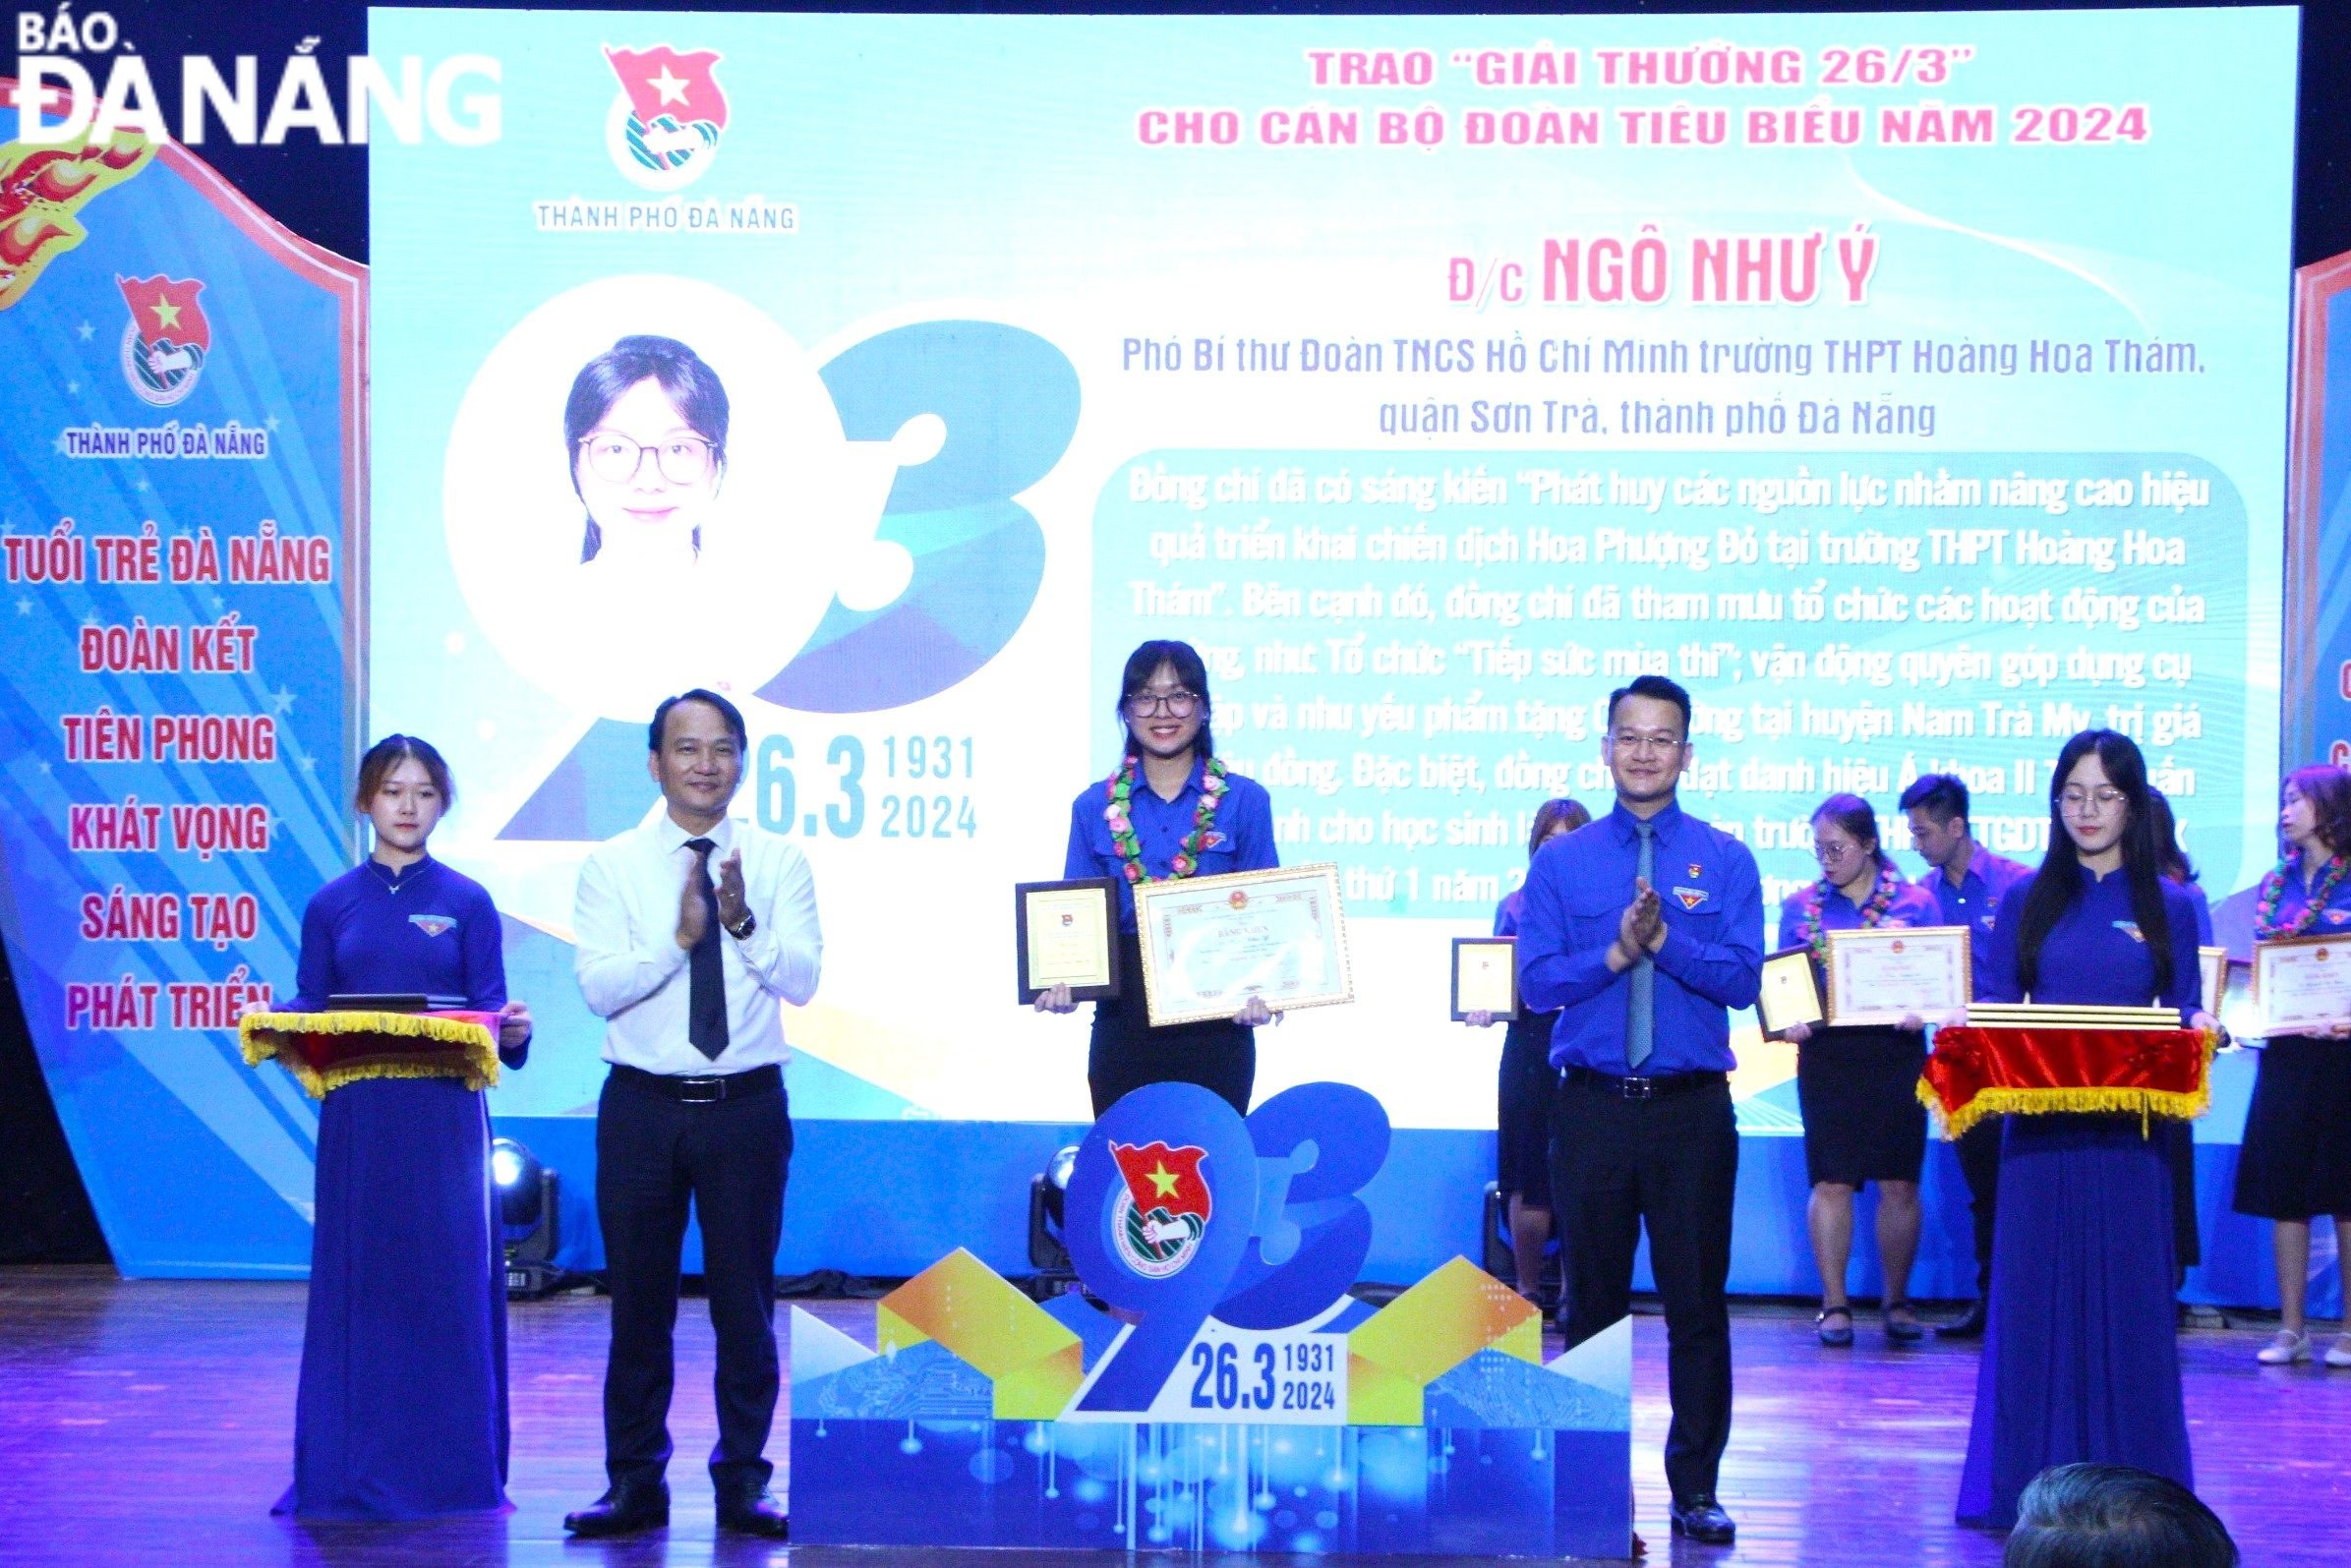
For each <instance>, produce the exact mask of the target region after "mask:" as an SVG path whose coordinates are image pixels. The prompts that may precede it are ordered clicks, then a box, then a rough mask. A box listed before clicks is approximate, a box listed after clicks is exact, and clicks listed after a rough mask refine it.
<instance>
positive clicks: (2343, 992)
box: [2253, 936, 2351, 1037]
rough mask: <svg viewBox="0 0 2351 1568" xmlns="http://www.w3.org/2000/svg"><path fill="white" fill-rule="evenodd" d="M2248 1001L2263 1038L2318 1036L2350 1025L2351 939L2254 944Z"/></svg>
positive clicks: (2286, 939)
mask: <svg viewBox="0 0 2351 1568" xmlns="http://www.w3.org/2000/svg"><path fill="white" fill-rule="evenodd" d="M2253 1000H2254V1003H2255V1005H2256V1006H2257V1007H2258V1008H2260V1010H2261V1018H2262V1033H2263V1036H2264V1037H2274V1036H2277V1035H2282V1034H2323V1033H2325V1032H2326V1031H2327V1030H2328V1029H2330V1028H2332V1027H2334V1026H2335V1025H2336V1024H2339V1023H2343V1022H2345V1021H2351V937H2340V936H2315V937H2280V938H2278V939H2277V940H2276V941H2274V942H2256V943H2255V944H2254V945H2253Z"/></svg>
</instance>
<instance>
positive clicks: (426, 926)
mask: <svg viewBox="0 0 2351 1568" xmlns="http://www.w3.org/2000/svg"><path fill="white" fill-rule="evenodd" d="M408 923H409V924H410V925H412V926H414V927H416V928H417V929H418V930H419V931H422V932H423V933H424V934H425V935H427V936H429V937H437V936H440V935H441V933H442V932H443V931H447V930H450V929H452V928H453V927H455V925H456V924H457V922H456V921H454V920H452V919H450V918H449V917H448V916H447V915H445V914H412V915H410V916H409V917H408Z"/></svg>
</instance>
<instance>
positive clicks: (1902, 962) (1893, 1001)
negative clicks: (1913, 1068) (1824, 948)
mask: <svg viewBox="0 0 2351 1568" xmlns="http://www.w3.org/2000/svg"><path fill="white" fill-rule="evenodd" d="M1828 939H1829V957H1828V963H1827V969H1828V975H1829V1022H1830V1023H1832V1024H1898V1023H1900V1022H1901V1021H1902V1020H1903V1019H1904V1018H1905V1017H1909V1016H1916V1017H1919V1018H1922V1019H1926V1020H1928V1021H1930V1022H1931V1021H1933V1020H1934V1019H1937V1018H1941V1017H1943V1016H1946V1015H1948V1014H1952V1013H1956V1012H1959V1011H1960V1010H1961V1009H1963V1008H1965V1007H1966V1006H1967V1005H1968V994H1969V967H1968V966H1969V948H1968V928H1967V927H1966V926H1964V925H1936V926H1867V927H1863V928H1861V929H1858V930H1846V931H1831V932H1830V933H1829V934H1828Z"/></svg>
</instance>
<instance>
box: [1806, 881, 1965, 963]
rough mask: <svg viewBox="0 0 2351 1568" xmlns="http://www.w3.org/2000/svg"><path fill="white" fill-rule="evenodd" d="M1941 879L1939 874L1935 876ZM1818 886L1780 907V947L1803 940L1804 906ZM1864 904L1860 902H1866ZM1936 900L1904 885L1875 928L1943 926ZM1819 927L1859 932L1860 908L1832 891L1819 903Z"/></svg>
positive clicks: (1812, 886)
mask: <svg viewBox="0 0 2351 1568" xmlns="http://www.w3.org/2000/svg"><path fill="white" fill-rule="evenodd" d="M1937 874H1938V875H1940V873H1937ZM1819 886H1820V884H1819V883H1817V882H1816V883H1813V884H1811V885H1810V886H1809V887H1802V888H1798V889H1796V890H1795V892H1793V893H1792V894H1790V895H1789V896H1788V897H1787V898H1786V899H1784V900H1781V903H1780V946H1781V947H1782V948H1784V949H1785V948H1793V947H1797V946H1800V945H1801V944H1802V943H1803V940H1804V906H1805V905H1806V904H1808V903H1810V902H1811V901H1812V895H1813V893H1814V891H1815V890H1816V889H1818V888H1819ZM1866 901H1867V900H1863V902H1866ZM1949 923H1952V922H1947V921H1945V920H1944V919H1943V918H1942V916H1941V912H1940V911H1939V910H1937V909H1936V907H1935V900H1932V899H1930V898H1928V897H1927V896H1926V895H1925V893H1924V892H1922V891H1921V890H1919V889H1918V888H1917V887H1915V886H1913V885H1911V884H1910V883H1908V882H1906V883H1903V884H1902V885H1901V886H1899V887H1897V888H1896V889H1895V890H1894V901H1893V902H1892V903H1889V904H1887V905H1886V912H1885V913H1884V914H1883V915H1881V916H1879V918H1878V926H1879V928H1880V929H1885V928H1889V927H1893V926H1931V925H1944V924H1949ZM1820 927H1821V929H1822V930H1823V931H1858V930H1860V929H1861V906H1860V904H1857V903H1855V902H1853V900H1851V899H1849V898H1847V897H1846V896H1845V893H1844V890H1843V889H1840V888H1831V889H1830V890H1829V896H1828V897H1827V898H1826V899H1823V900H1821V903H1820Z"/></svg>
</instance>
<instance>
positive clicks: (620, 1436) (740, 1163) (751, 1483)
mask: <svg viewBox="0 0 2351 1568" xmlns="http://www.w3.org/2000/svg"><path fill="white" fill-rule="evenodd" d="M746 1075H747V1074H746ZM791 1166H792V1115H791V1107H790V1104H789V1102H788V1101H787V1099H786V1097H785V1094H784V1090H783V1087H782V1085H781V1082H780V1081H779V1082H778V1083H777V1086H776V1087H775V1088H773V1089H772V1090H768V1091H766V1092H754V1093H749V1094H742V1095H735V1096H731V1097H730V1098H728V1099H725V1100H720V1101H715V1102H711V1103H688V1102H683V1101H679V1100H674V1099H671V1098H668V1097H667V1096H665V1095H663V1094H661V1093H659V1092H657V1090H656V1089H655V1088H653V1087H648V1086H643V1085H641V1084H638V1083H632V1082H631V1081H630V1080H629V1074H626V1073H620V1072H616V1073H615V1074H613V1075H611V1076H610V1077H607V1078H606V1079H605V1083H604V1093H603V1096H602V1098H601V1099H599V1100H598V1102H597V1107H596V1217H597V1220H598V1222H599V1223H600V1224H601V1225H602V1226H603V1227H604V1256H605V1269H606V1277H607V1279H608V1281H609V1283H610V1287H611V1290H612V1297H613V1347H612V1356H611V1359H610V1360H609V1361H608V1362H607V1363H606V1365H605V1373H604V1468H605V1471H606V1473H607V1474H608V1475H609V1476H610V1477H611V1478H612V1481H613V1483H614V1484H615V1485H621V1484H625V1483H627V1482H630V1481H658V1480H660V1479H661V1476H662V1473H663V1471H664V1470H665V1469H666V1468H667V1467H668V1465H669V1462H670V1425H669V1416H670V1391H671V1388H672V1387H673V1385H674V1384H675V1382H676V1358H675V1354H674V1351H673V1348H672V1334H673V1332H674V1331H675V1330H676V1326H677V1268H678V1251H679V1248H680V1247H681V1245H682V1244H683V1242H684V1239H685V1221H686V1204H687V1202H688V1200H689V1199H690V1200H691V1201H692V1203H693V1209H694V1214H695V1217H696V1218H697V1219H698V1220H699V1222H700V1224H701V1228H702V1277H703V1281H704V1283H705V1285H706V1286H707V1288H708V1291H709V1297H710V1326H711V1328H712V1329H713V1330H715V1331H716V1333H717V1335H718V1370H717V1372H716V1374H715V1376H714V1377H713V1379H712V1388H713V1391H714V1393H715V1395H716V1403H717V1407H718V1418H719V1441H718V1446H717V1447H716V1448H714V1449H712V1450H711V1454H710V1474H711V1479H712V1480H713V1481H716V1482H717V1483H718V1485H719V1486H720V1487H721V1488H722V1489H729V1490H731V1489H733V1488H736V1487H746V1488H751V1489H756V1488H757V1487H762V1486H765V1485H766V1484H767V1480H768V1477H769V1476H770V1475H771V1474H773V1472H774V1470H775V1467H774V1466H773V1465H770V1464H769V1463H768V1462H767V1460H766V1459H765V1458H764V1457H762V1451H763V1450H764V1449H765V1448H766V1447H767V1436H768V1429H769V1427H770V1426H771V1425H772V1424H773V1423H774V1422H775V1417H776V1391H777V1385H778V1375H777V1364H776V1328H775V1317H776V1243H777V1241H778V1240H779V1239H780V1238H781V1236H782V1234H783V1228H784V1183H785V1178H786V1175H787V1173H788V1172H789V1171H790V1169H791Z"/></svg>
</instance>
